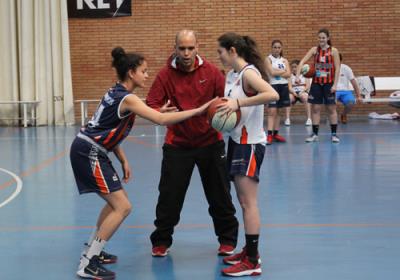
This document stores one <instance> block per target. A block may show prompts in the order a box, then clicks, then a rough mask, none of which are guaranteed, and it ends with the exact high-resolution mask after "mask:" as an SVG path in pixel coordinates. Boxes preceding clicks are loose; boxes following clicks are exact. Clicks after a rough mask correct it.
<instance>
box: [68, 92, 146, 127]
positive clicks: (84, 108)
mask: <svg viewBox="0 0 400 280" xmlns="http://www.w3.org/2000/svg"><path fill="white" fill-rule="evenodd" d="M141 100H142V101H143V102H145V101H146V99H144V98H141ZM100 101H101V99H78V100H75V101H74V102H75V103H80V107H81V125H82V126H84V125H85V124H86V120H87V119H88V104H89V103H96V104H99V103H100Z"/></svg>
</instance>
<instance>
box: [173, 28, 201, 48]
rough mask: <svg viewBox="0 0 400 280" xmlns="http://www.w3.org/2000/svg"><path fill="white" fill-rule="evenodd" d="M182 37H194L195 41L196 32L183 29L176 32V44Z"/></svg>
mask: <svg viewBox="0 0 400 280" xmlns="http://www.w3.org/2000/svg"><path fill="white" fill-rule="evenodd" d="M183 38H185V39H194V41H195V42H196V43H197V37H196V33H195V32H194V31H193V30H188V29H183V30H181V31H179V32H177V33H176V36H175V44H176V45H178V42H179V41H181V40H182V39H183Z"/></svg>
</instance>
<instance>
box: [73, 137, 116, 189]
mask: <svg viewBox="0 0 400 280" xmlns="http://www.w3.org/2000/svg"><path fill="white" fill-rule="evenodd" d="M70 159H71V165H72V170H73V172H74V176H75V181H76V184H77V186H78V191H79V193H80V194H83V193H89V192H96V193H102V194H108V193H111V192H115V191H117V190H120V189H122V184H121V181H120V179H119V177H118V174H117V172H116V171H115V169H114V167H113V165H112V163H111V160H110V159H109V158H108V156H107V152H106V151H104V148H102V147H99V146H98V145H94V144H92V143H89V142H88V141H86V140H84V139H81V138H79V137H76V138H75V140H74V142H73V143H72V145H71V152H70Z"/></svg>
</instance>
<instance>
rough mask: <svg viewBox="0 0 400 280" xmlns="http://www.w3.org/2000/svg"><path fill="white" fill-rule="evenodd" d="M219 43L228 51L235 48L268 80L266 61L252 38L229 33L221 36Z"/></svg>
mask: <svg viewBox="0 0 400 280" xmlns="http://www.w3.org/2000/svg"><path fill="white" fill-rule="evenodd" d="M218 43H219V44H220V46H221V47H223V48H225V49H226V50H229V49H230V48H232V47H234V48H235V49H236V52H237V54H238V55H239V56H240V57H242V58H243V59H244V60H246V61H247V62H248V63H250V64H253V65H254V66H255V67H256V68H257V70H258V71H260V73H261V76H262V78H263V79H264V80H266V81H267V80H268V76H267V73H266V72H265V66H264V61H263V59H262V56H261V54H260V52H259V51H258V47H257V44H256V42H255V41H254V40H253V39H252V38H251V37H249V36H241V35H239V34H236V33H233V32H229V33H225V34H223V35H221V36H220V37H219V38H218Z"/></svg>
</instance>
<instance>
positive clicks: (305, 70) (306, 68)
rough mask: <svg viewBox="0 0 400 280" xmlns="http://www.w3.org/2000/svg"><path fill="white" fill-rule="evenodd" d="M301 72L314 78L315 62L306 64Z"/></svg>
mask: <svg viewBox="0 0 400 280" xmlns="http://www.w3.org/2000/svg"><path fill="white" fill-rule="evenodd" d="M301 74H302V75H303V76H304V77H306V78H313V77H314V76H315V67H314V64H304V65H303V67H302V68H301Z"/></svg>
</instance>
